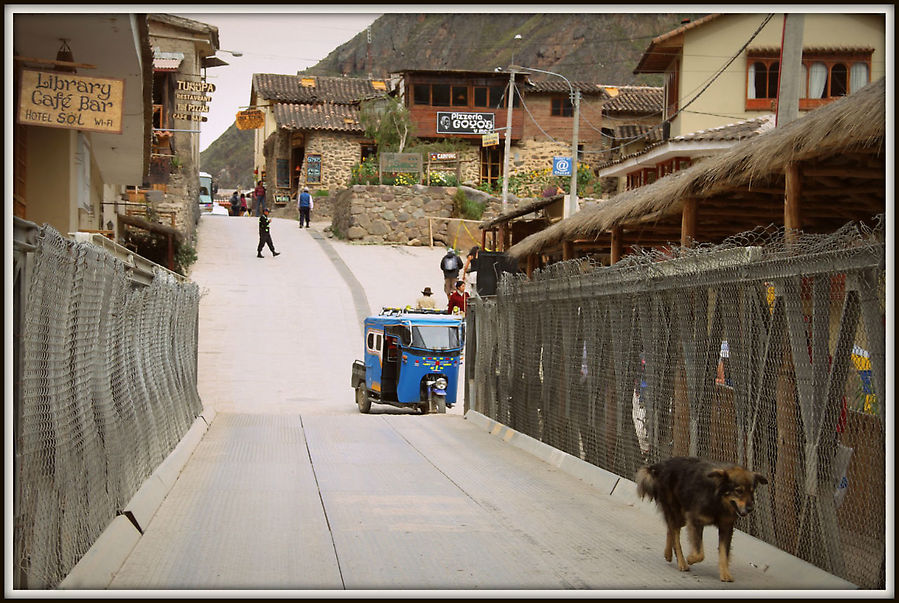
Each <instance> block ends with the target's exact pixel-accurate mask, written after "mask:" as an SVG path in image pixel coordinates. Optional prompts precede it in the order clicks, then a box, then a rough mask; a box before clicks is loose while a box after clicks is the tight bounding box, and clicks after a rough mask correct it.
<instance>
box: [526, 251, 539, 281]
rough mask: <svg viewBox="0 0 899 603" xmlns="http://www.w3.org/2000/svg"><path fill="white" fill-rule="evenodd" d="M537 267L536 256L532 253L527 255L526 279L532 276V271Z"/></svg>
mask: <svg viewBox="0 0 899 603" xmlns="http://www.w3.org/2000/svg"><path fill="white" fill-rule="evenodd" d="M536 267H537V255H536V254H534V253H532V254H530V255H528V267H527V275H528V278H531V276H532V275H533V274H534V269H535V268H536Z"/></svg>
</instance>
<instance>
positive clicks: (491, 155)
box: [481, 146, 503, 187]
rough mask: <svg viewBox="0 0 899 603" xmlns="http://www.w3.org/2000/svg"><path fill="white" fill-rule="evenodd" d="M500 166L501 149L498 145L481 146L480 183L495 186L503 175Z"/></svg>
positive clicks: (501, 160) (501, 161)
mask: <svg viewBox="0 0 899 603" xmlns="http://www.w3.org/2000/svg"><path fill="white" fill-rule="evenodd" d="M502 168H503V150H502V149H501V148H500V147H499V146H493V147H481V183H482V184H483V183H484V182H487V183H489V184H490V186H491V187H495V186H496V185H497V184H499V183H500V178H502V177H503V174H502V171H503V169H502Z"/></svg>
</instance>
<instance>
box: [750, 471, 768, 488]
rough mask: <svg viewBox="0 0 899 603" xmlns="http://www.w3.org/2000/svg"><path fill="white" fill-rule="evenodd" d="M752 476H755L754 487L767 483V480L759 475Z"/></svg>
mask: <svg viewBox="0 0 899 603" xmlns="http://www.w3.org/2000/svg"><path fill="white" fill-rule="evenodd" d="M753 475H754V476H755V485H758V484H767V483H768V478H767V477H765V476H764V475H762V474H761V473H754V474H753Z"/></svg>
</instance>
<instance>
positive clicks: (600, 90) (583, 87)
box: [527, 79, 608, 96]
mask: <svg viewBox="0 0 899 603" xmlns="http://www.w3.org/2000/svg"><path fill="white" fill-rule="evenodd" d="M528 84H529V85H528V87H527V91H528V92H537V93H540V92H570V90H569V88H568V84H566V83H565V82H564V81H559V80H555V79H553V80H546V81H542V82H528ZM571 86H572V88H574V89H575V90H579V91H580V92H581V94H599V95H601V96H608V94H606V91H605V86H604V85H603V84H597V83H595V82H571Z"/></svg>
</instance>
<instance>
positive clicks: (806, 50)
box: [746, 46, 874, 56]
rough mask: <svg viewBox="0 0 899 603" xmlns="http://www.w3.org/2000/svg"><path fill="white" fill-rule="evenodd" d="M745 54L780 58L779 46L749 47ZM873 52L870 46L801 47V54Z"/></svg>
mask: <svg viewBox="0 0 899 603" xmlns="http://www.w3.org/2000/svg"><path fill="white" fill-rule="evenodd" d="M746 52H747V54H749V55H750V56H751V55H764V56H780V46H750V47H749V48H747V49H746ZM868 52H874V48H873V47H871V46H806V47H803V49H802V53H803V54H829V55H837V56H839V55H847V54H864V53H868Z"/></svg>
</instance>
